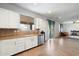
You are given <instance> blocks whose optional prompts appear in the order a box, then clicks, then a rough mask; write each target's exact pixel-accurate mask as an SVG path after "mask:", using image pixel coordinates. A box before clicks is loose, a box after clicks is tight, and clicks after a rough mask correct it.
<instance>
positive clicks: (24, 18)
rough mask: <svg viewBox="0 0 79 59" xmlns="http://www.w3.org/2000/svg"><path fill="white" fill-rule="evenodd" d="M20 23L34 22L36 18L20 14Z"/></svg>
mask: <svg viewBox="0 0 79 59" xmlns="http://www.w3.org/2000/svg"><path fill="white" fill-rule="evenodd" d="M20 23H22V24H34V18H32V17H29V16H25V15H20Z"/></svg>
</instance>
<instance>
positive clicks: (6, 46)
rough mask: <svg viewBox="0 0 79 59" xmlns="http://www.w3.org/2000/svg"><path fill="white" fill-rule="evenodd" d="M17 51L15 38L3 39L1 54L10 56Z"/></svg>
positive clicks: (0, 44) (0, 47) (0, 43)
mask: <svg viewBox="0 0 79 59" xmlns="http://www.w3.org/2000/svg"><path fill="white" fill-rule="evenodd" d="M14 53H15V43H14V40H3V41H0V55H1V56H9V55H13V54H14Z"/></svg>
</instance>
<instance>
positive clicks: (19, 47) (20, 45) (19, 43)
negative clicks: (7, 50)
mask: <svg viewBox="0 0 79 59" xmlns="http://www.w3.org/2000/svg"><path fill="white" fill-rule="evenodd" d="M15 44H16V52H17V53H18V52H22V51H24V50H25V49H24V47H25V38H17V39H16V42H15Z"/></svg>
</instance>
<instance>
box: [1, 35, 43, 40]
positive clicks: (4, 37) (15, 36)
mask: <svg viewBox="0 0 79 59" xmlns="http://www.w3.org/2000/svg"><path fill="white" fill-rule="evenodd" d="M38 35H42V34H28V35H27V34H26V35H25V34H24V35H21V34H17V35H11V36H2V37H0V40H7V39H15V38H22V37H31V36H38Z"/></svg>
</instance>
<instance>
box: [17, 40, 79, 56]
mask: <svg viewBox="0 0 79 59" xmlns="http://www.w3.org/2000/svg"><path fill="white" fill-rule="evenodd" d="M16 56H79V40H76V39H66V38H56V39H54V40H48V41H47V42H46V43H45V44H44V45H41V46H39V47H36V48H33V49H31V50H28V51H24V52H22V53H20V54H17V55H16Z"/></svg>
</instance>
